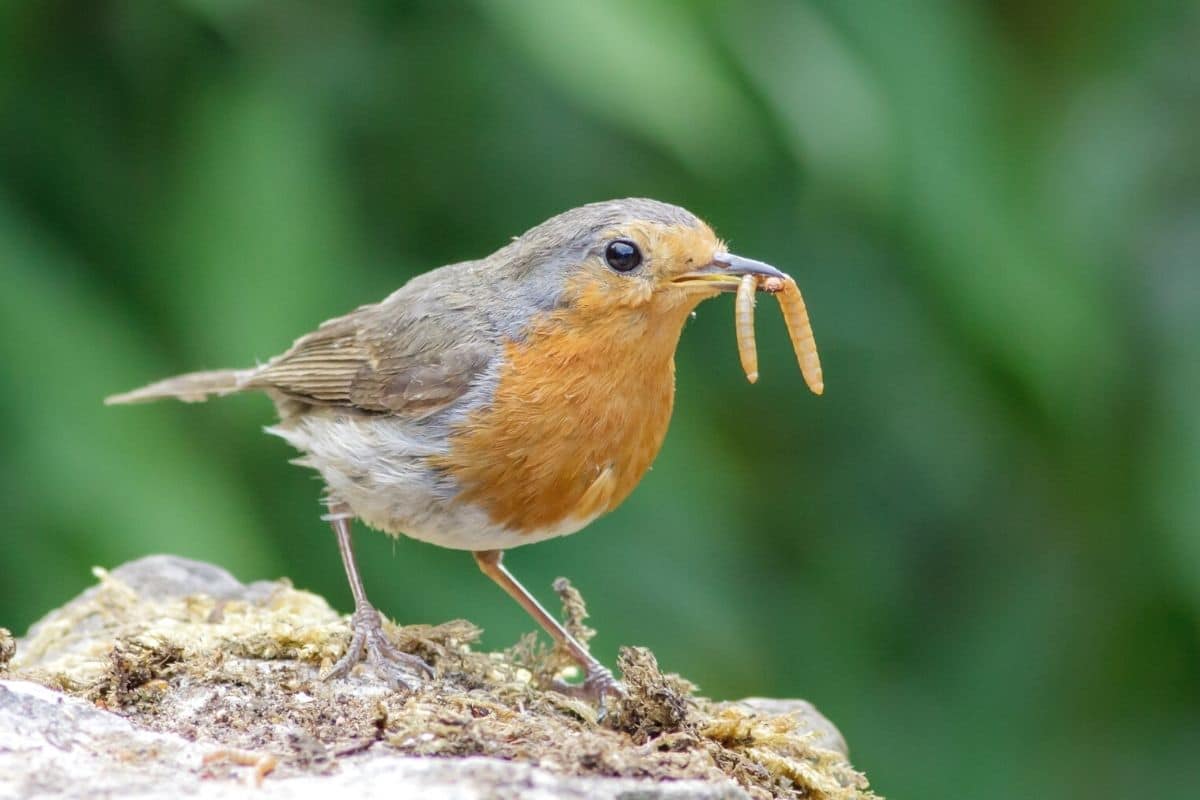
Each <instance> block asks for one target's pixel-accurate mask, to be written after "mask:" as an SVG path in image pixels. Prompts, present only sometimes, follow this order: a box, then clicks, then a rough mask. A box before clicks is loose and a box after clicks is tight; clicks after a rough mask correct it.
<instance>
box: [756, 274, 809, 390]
mask: <svg viewBox="0 0 1200 800" xmlns="http://www.w3.org/2000/svg"><path fill="white" fill-rule="evenodd" d="M756 289H762V290H763V291H764V292H767V293H768V294H773V295H775V299H777V300H778V301H779V308H780V310H781V311H782V312H783V321H784V322H785V323H786V324H787V330H788V338H789V339H791V341H792V350H794V351H795V353H796V360H797V361H798V362H800V374H801V375H803V376H804V382H805V383H806V384H808V388H809V389H810V390H811V391H812V393H813V394H822V393H823V392H824V391H825V379H824V376H823V375H822V373H821V358H820V356H818V355H817V342H816V339H814V338H813V332H812V324H811V323H810V322H809V320H808V309H807V308H806V307H805V305H804V296H803V295H802V294H800V287H798V286H797V285H796V282H795V281H794V280H792V279H791V278H790V277H789V278H787V279H786V280H781V279H779V278H762V279H760V278H758V277H757V276H754V275H745V276H743V277H742V282H741V283H740V284H739V285H738V290H737V300H736V301H735V304H734V331H735V332H736V334H737V346H738V356H739V357H740V358H741V361H742V369H743V370H744V371H745V372H746V378H747V379H748V380H749V381H750V382H751V383H754V382H755V381H757V380H758V348H757V345H756V344H755V342H754V299H755V298H754V293H755V290H756Z"/></svg>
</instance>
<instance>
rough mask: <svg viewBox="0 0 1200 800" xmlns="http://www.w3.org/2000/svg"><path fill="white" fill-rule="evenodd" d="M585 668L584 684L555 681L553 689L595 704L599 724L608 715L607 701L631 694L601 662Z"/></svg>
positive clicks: (595, 662) (586, 665)
mask: <svg viewBox="0 0 1200 800" xmlns="http://www.w3.org/2000/svg"><path fill="white" fill-rule="evenodd" d="M584 666H585V669H586V670H587V672H586V673H585V675H584V678H583V683H567V682H566V681H563V680H555V681H554V684H553V686H552V688H553V689H554V691H556V692H559V693H560V694H565V695H567V696H568V697H577V698H579V699H580V700H586V701H588V702H590V703H593V704H595V706H596V721H597V722H599V721H600V720H603V719H604V717H605V715H606V714H607V713H608V709H607V708H606V707H605V701H606V700H608V698H610V697H619V698H625V697H628V696H629V692H627V691H626V690H625V685H624V684H623V683H621V682H620V681H619V680H617V679H616V678H615V677H613V674H612V670H610V669H609V668H608V667H606V666H604V665H603V664H601V663H600V662H599V661H592V662H590V663H588V664H585V665H584Z"/></svg>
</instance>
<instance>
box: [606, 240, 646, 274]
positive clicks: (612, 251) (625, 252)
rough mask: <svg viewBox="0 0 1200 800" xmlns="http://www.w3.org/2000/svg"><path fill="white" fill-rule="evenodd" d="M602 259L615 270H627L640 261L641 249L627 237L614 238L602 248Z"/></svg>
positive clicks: (633, 267)
mask: <svg viewBox="0 0 1200 800" xmlns="http://www.w3.org/2000/svg"><path fill="white" fill-rule="evenodd" d="M604 260H605V261H607V262H608V265H609V266H610V267H612V268H613V269H615V270H616V271H617V272H629V270H631V269H636V268H637V266H638V265H639V264H641V263H642V251H641V250H639V249H638V246H637V245H636V244H634V243H633V242H631V241H629V240H628V239H614V240H613V241H611V242H609V243H608V247H606V248H604Z"/></svg>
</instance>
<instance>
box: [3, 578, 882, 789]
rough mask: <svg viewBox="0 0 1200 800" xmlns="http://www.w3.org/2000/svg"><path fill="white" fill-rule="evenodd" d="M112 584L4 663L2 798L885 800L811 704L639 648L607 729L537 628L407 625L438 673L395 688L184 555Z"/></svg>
mask: <svg viewBox="0 0 1200 800" xmlns="http://www.w3.org/2000/svg"><path fill="white" fill-rule="evenodd" d="M97 575H98V577H99V579H100V581H99V584H98V585H97V586H94V587H92V588H91V589H88V590H87V591H86V592H84V593H83V594H81V595H80V596H79V597H77V598H76V599H74V600H72V601H71V602H70V603H68V604H67V605H65V606H63V607H62V608H60V609H58V610H56V611H54V612H52V613H51V614H49V615H47V616H46V617H45V618H44V619H42V620H41V621H40V622H38V623H37V624H36V625H34V626H33V628H31V629H30V632H29V635H28V636H26V637H25V638H24V639H22V640H19V641H18V642H17V649H16V655H15V656H14V657H12V658H11V661H9V663H8V664H7V671H5V665H4V663H3V662H2V661H0V679H3V680H0V800H7V798H27V797H89V798H91V797H130V798H151V797H164V798H167V797H170V798H175V797H179V796H181V795H183V796H192V797H198V798H209V797H241V796H246V797H262V798H269V797H289V798H292V797H295V798H305V797H310V796H311V797H318V796H320V797H329V796H337V793H340V792H343V791H348V792H353V793H354V794H353V796H354V797H355V798H370V797H375V796H380V797H384V796H386V797H388V798H397V797H422V798H435V799H440V798H464V800H466V799H467V798H508V797H513V798H518V797H520V798H622V800H634V798H637V799H638V800H650V799H652V798H766V797H805V798H870V797H874V795H872V794H871V793H870V791H869V790H868V789H867V783H866V780H865V778H863V776H862V775H861V774H859V773H857V772H856V771H854V769H853V768H852V767H851V766H850V765H849V763H848V762H847V760H846V747H845V743H844V742H843V740H842V738H841V735H840V734H839V733H838V732H837V730H836V728H834V727H833V725H832V724H830V723H829V721H828V720H826V719H825V718H824V717H822V716H821V715H820V714H819V713H818V712H817V711H816V710H815V709H814V708H813V707H812V706H811V705H809V704H808V703H805V702H803V701H782V700H765V699H752V700H744V701H740V702H737V703H716V702H713V701H711V700H707V699H705V698H701V697H697V696H695V695H694V694H693V690H694V687H692V686H691V685H690V684H688V683H687V681H685V680H683V679H682V678H679V677H678V676H674V675H664V674H663V673H661V672H660V671H659V669H658V666H657V664H656V663H655V660H654V657H653V655H652V654H650V653H649V651H646V650H643V649H640V648H627V649H625V650H624V651H623V652H622V655H621V658H620V662H619V666H620V668H621V671H622V674H623V676H624V680H625V682H626V684H627V686H628V688H629V698H628V699H625V700H621V701H618V702H615V703H612V704H611V706H610V709H609V713H608V714H607V716H606V717H605V718H604V719H603V720H601V721H598V720H597V719H596V713H595V710H594V709H593V708H591V707H590V706H588V705H586V704H584V703H581V702H579V701H577V700H574V699H572V698H569V697H566V696H563V695H560V694H558V693H556V692H554V691H551V690H548V689H543V688H540V687H541V686H543V685H545V684H546V683H547V681H548V680H549V678H551V677H552V676H554V675H555V674H556V673H557V672H558V671H559V670H560V669H561V668H562V666H563V665H564V663H565V662H564V660H563V657H562V654H560V653H557V652H555V651H550V650H545V649H541V648H539V647H538V646H537V644H536V641H535V640H534V639H533V638H532V637H530V638H528V639H526V640H523V641H522V642H520V643H518V645H516V646H514V647H513V648H510V649H509V650H507V651H504V652H501V653H483V652H477V651H475V650H473V649H472V648H471V643H472V642H473V641H474V640H475V639H476V638H477V637H478V634H479V631H478V629H476V628H475V627H474V626H473V625H471V624H470V623H467V622H462V621H456V622H450V623H445V624H443V625H438V626H421V625H413V626H406V627H402V628H401V627H391V628H389V634H390V635H391V637H392V639H393V640H394V641H395V642H396V644H397V645H398V646H400V647H401V648H402V649H404V650H406V651H408V652H412V653H416V654H418V655H420V656H421V657H423V658H424V659H426V661H428V662H429V663H431V664H433V665H434V667H435V668H436V669H437V672H438V677H437V679H435V680H432V681H429V682H428V683H427V684H426V685H424V686H422V687H421V688H420V689H418V690H416V691H415V692H396V691H393V690H391V689H389V688H388V687H387V685H386V684H384V683H383V681H381V680H379V679H377V678H376V677H375V676H374V675H373V674H372V673H370V672H369V671H368V670H364V669H362V668H360V669H359V670H357V671H356V672H355V673H354V674H353V675H352V676H350V677H349V678H346V679H342V680H333V681H324V680H321V671H322V669H324V668H327V667H328V665H329V664H331V663H332V662H333V661H334V660H336V659H337V657H338V656H339V655H340V654H341V652H342V650H343V649H344V648H345V646H346V644H347V642H348V639H349V630H348V627H347V625H346V622H345V620H344V619H343V618H342V617H340V616H338V615H337V614H336V613H335V612H334V611H333V610H332V609H330V608H329V606H328V604H326V603H325V601H324V600H323V599H321V598H320V597H317V596H316V595H313V594H310V593H307V592H302V591H297V590H295V589H293V588H292V587H291V586H290V585H289V584H288V583H287V582H286V581H279V582H259V583H254V584H250V585H243V584H241V583H240V582H238V581H237V580H236V579H234V578H233V577H232V576H231V575H229V574H228V573H227V572H225V571H224V570H221V569H220V568H218V567H214V566H211V565H208V564H202V563H197V562H192V561H187V560H184V559H180V558H174V557H169V556H153V557H150V558H145V559H142V560H140V561H136V562H133V563H130V564H126V565H125V566H122V567H120V568H118V569H115V570H113V571H112V572H111V573H109V572H104V571H102V570H98V571H97ZM557 588H559V590H560V594H562V596H563V598H564V606H565V615H566V618H567V623H568V624H569V625H571V626H573V627H574V628H575V630H576V632H577V633H580V634H582V635H586V634H587V633H588V632H587V630H586V629H585V628H583V625H582V619H583V616H584V615H585V612H584V611H583V606H582V601H581V600H579V598H578V595H577V594H575V593H574V592H573V590H571V589H570V587H569V586H567V585H565V584H563V585H561V586H559V587H557ZM9 641H11V640H9Z"/></svg>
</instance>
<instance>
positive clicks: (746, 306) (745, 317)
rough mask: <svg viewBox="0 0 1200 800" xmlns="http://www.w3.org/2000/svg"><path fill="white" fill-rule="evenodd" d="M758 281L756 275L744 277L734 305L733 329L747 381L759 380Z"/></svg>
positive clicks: (739, 285)
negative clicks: (756, 313) (755, 331)
mask: <svg viewBox="0 0 1200 800" xmlns="http://www.w3.org/2000/svg"><path fill="white" fill-rule="evenodd" d="M757 289H758V281H757V279H756V278H755V276H754V275H743V276H742V282H741V283H739V284H738V290H737V299H736V301H735V302H734V305H733V329H734V331H735V332H736V333H737V348H738V358H740V359H741V361H742V371H743V372H745V373H746V380H748V381H750V382H751V383H754V382H755V381H757V380H758V345H757V344H755V342H754V301H755V299H756V298H755V296H754V293H755V292H756V291H757Z"/></svg>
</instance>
